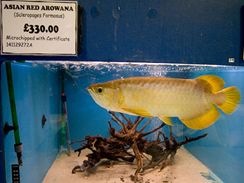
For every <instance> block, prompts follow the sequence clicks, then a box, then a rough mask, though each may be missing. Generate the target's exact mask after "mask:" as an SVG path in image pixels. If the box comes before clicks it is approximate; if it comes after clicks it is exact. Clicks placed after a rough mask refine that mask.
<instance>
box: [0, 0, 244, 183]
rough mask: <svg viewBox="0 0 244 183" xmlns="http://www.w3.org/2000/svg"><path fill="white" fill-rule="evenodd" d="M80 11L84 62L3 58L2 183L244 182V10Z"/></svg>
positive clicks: (189, 6)
mask: <svg viewBox="0 0 244 183" xmlns="http://www.w3.org/2000/svg"><path fill="white" fill-rule="evenodd" d="M77 4H78V15H79V16H78V20H77V21H78V25H77V26H78V27H77V28H78V31H77V35H78V38H77V46H78V50H77V54H75V55H67V56H65V55H55V56H54V55H45V54H43V55H38V54H34V55H32V54H24V55H21V54H9V55H8V54H7V55H5V54H2V55H1V56H0V86H1V89H0V104H1V107H0V109H1V110H0V128H1V130H0V183H20V182H21V183H63V182H72V183H76V182H77V183H78V182H84V183H93V182H101V183H121V182H126V183H127V182H128V183H129V182H137V183H153V182H154V183H159V182H163V183H196V182H197V183H242V182H243V180H244V174H243V172H244V168H243V165H244V140H243V139H244V133H243V132H244V123H243V122H242V121H243V118H244V105H243V102H244V101H243V95H244V82H243V78H244V64H243V63H244V61H243V60H244V58H243V45H244V44H243V43H244V41H243V37H244V36H243V33H244V29H243V20H244V11H243V6H244V3H243V1H241V0H236V1H230V0H223V1H210V0H206V1H200V0H199V1H194V0H189V1H152V0H149V1H138V0H135V1H127V0H126V1H118V0H115V1H113V2H110V1H99V0H95V1H87V0H78V1H77ZM16 11H17V10H16ZM46 16H47V15H46ZM56 28H57V27H56ZM48 31H49V30H47V32H48ZM55 31H57V32H58V30H57V29H55ZM1 49H2V48H1ZM53 49H54V48H53ZM57 49H58V48H57ZM54 50H55V49H54Z"/></svg>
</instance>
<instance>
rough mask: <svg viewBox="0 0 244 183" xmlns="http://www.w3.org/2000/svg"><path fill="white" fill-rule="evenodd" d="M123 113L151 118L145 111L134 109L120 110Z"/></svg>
mask: <svg viewBox="0 0 244 183" xmlns="http://www.w3.org/2000/svg"><path fill="white" fill-rule="evenodd" d="M122 109H123V110H124V111H127V112H129V113H131V114H135V115H138V116H143V117H152V115H151V114H150V113H149V112H148V111H147V110H145V109H136V108H122Z"/></svg>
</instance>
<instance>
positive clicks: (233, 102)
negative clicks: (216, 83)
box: [217, 86, 241, 114]
mask: <svg viewBox="0 0 244 183" xmlns="http://www.w3.org/2000/svg"><path fill="white" fill-rule="evenodd" d="M217 94H224V96H225V100H224V102H223V103H222V104H217V105H218V107H219V108H220V109H221V110H222V111H223V112H224V113H226V114H231V113H233V112H234V111H235V109H236V107H237V105H238V104H239V103H240V99H241V96H240V92H239V90H238V89H237V88H236V87H234V86H231V87H228V88H224V89H223V90H221V91H219V92H218V93H217Z"/></svg>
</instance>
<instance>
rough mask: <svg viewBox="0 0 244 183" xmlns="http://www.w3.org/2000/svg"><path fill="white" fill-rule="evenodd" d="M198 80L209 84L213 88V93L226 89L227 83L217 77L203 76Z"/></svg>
mask: <svg viewBox="0 0 244 183" xmlns="http://www.w3.org/2000/svg"><path fill="white" fill-rule="evenodd" d="M196 80H198V81H199V80H200V81H205V82H207V83H208V84H209V85H210V86H211V91H212V92H213V93H215V92H218V91H220V90H222V89H223V88H224V84H225V82H224V80H223V79H222V78H220V77H218V76H215V75H203V76H200V77H198V78H196Z"/></svg>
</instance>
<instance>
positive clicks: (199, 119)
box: [88, 75, 240, 130]
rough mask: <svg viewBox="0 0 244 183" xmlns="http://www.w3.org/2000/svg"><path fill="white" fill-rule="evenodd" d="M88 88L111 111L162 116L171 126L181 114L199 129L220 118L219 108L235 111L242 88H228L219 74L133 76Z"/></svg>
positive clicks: (189, 123) (229, 111)
mask: <svg viewBox="0 0 244 183" xmlns="http://www.w3.org/2000/svg"><path fill="white" fill-rule="evenodd" d="M88 91H89V93H90V94H91V96H92V98H93V99H94V100H95V102H96V103H97V104H98V105H100V106H101V107H103V108H106V109H107V110H110V111H115V112H121V113H126V114H130V115H138V116H143V117H158V118H159V119H161V120H162V121H163V122H165V123H166V124H168V125H172V122H171V120H170V117H178V118H179V119H180V120H181V121H182V122H183V123H184V124H185V125H186V126H187V127H189V128H191V129H196V130H200V129H204V128H207V127H209V126H210V125H212V124H213V123H214V122H215V121H216V120H217V119H218V118H219V115H220V114H219V111H218V110H217V107H218V108H219V109H221V110H222V111H223V112H224V113H226V114H231V113H232V112H234V111H235V109H236V107H237V106H238V104H239V102H240V93H239V90H238V89H237V88H236V87H234V86H231V87H228V88H224V80H223V79H221V78H220V77H218V76H215V75H203V76H200V77H198V78H196V79H179V78H160V77H131V78H125V79H118V80H112V81H109V82H105V83H98V84H92V85H90V86H89V87H88Z"/></svg>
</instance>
